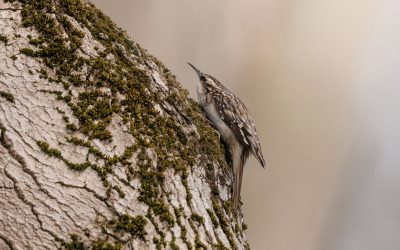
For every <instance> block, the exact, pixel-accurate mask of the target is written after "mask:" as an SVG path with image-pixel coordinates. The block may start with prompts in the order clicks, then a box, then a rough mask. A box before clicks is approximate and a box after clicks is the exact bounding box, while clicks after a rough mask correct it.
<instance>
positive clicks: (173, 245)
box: [169, 235, 180, 250]
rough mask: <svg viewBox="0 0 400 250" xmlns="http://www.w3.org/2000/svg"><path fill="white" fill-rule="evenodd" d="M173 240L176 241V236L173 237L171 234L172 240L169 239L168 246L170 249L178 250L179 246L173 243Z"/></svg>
mask: <svg viewBox="0 0 400 250" xmlns="http://www.w3.org/2000/svg"><path fill="white" fill-rule="evenodd" d="M175 241H176V238H175V236H174V235H173V236H172V240H171V242H170V243H169V247H170V249H172V250H179V249H180V248H179V247H178V246H177V245H176V244H175Z"/></svg>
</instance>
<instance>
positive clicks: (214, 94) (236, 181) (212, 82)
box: [188, 62, 265, 211]
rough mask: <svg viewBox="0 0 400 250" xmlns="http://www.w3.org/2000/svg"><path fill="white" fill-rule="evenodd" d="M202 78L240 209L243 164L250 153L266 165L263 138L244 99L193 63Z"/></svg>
mask: <svg viewBox="0 0 400 250" xmlns="http://www.w3.org/2000/svg"><path fill="white" fill-rule="evenodd" d="M188 64H189V66H190V67H192V68H193V69H194V71H195V72H196V73H197V76H198V78H199V81H198V82H197V84H196V91H197V96H198V101H199V104H200V107H201V108H202V109H203V111H204V112H205V114H206V117H207V119H208V120H210V121H211V123H212V124H213V125H214V126H215V128H216V129H217V131H218V133H219V134H220V138H221V139H222V141H223V142H224V143H225V144H226V145H227V146H228V149H229V151H230V155H231V162H232V169H233V176H234V178H233V184H232V196H231V197H232V198H231V199H232V203H233V208H234V210H235V211H237V209H238V207H239V201H240V189H241V186H242V176H243V167H244V165H245V163H246V160H247V158H248V157H249V155H250V153H252V154H253V155H254V156H255V157H256V158H257V160H258V161H259V163H260V164H261V166H262V167H263V168H265V160H264V156H263V153H262V149H261V144H260V140H259V138H258V134H257V131H256V126H255V125H254V122H253V119H252V118H251V115H250V112H249V111H248V109H247V108H246V106H245V105H244V103H243V102H242V101H241V100H240V99H239V98H238V97H237V96H236V95H235V94H233V93H232V92H231V91H230V90H229V89H228V88H226V87H225V86H224V85H223V84H222V83H221V82H220V81H218V80H217V79H216V78H215V77H213V76H211V75H208V74H206V73H203V72H201V71H200V70H199V69H197V68H196V67H195V66H193V64H191V63H189V62H188Z"/></svg>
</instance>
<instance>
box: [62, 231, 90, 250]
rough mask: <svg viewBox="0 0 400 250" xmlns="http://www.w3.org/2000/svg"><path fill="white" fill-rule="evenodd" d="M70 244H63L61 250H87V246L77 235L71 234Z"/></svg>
mask: <svg viewBox="0 0 400 250" xmlns="http://www.w3.org/2000/svg"><path fill="white" fill-rule="evenodd" d="M70 237H71V241H70V242H62V243H61V248H62V249H65V250H85V249H86V248H85V244H84V243H83V241H82V240H81V239H80V238H79V236H78V235H76V234H71V235H70Z"/></svg>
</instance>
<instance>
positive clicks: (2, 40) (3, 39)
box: [0, 34, 8, 44]
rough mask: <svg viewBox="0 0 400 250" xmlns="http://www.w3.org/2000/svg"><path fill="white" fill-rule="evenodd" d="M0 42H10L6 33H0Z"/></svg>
mask: <svg viewBox="0 0 400 250" xmlns="http://www.w3.org/2000/svg"><path fill="white" fill-rule="evenodd" d="M0 42H3V43H4V44H7V43H8V38H7V37H6V36H5V35H2V34H0Z"/></svg>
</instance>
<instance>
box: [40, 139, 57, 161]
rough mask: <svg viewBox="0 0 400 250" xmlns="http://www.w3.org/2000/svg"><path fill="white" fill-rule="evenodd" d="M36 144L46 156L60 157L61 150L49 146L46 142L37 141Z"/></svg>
mask: <svg viewBox="0 0 400 250" xmlns="http://www.w3.org/2000/svg"><path fill="white" fill-rule="evenodd" d="M36 144H37V145H38V146H39V147H40V149H41V150H42V152H44V153H46V154H47V155H48V156H51V157H55V158H59V159H62V155H61V152H60V151H59V150H58V149H54V148H50V145H49V144H48V143H47V142H44V141H37V142H36Z"/></svg>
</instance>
